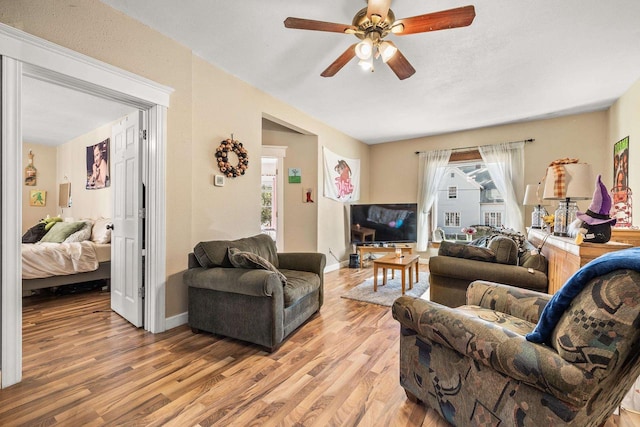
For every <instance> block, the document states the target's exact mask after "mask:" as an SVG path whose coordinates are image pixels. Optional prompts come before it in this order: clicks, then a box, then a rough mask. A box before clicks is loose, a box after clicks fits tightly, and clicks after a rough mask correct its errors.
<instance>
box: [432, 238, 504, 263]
mask: <svg viewBox="0 0 640 427" xmlns="http://www.w3.org/2000/svg"><path fill="white" fill-rule="evenodd" d="M438 255H444V256H452V257H456V258H465V259H473V260H476V261H487V262H495V261H496V254H495V252H494V251H493V250H491V249H489V248H482V247H479V246H473V245H465V244H463V243H453V242H447V241H443V242H440V249H439V250H438Z"/></svg>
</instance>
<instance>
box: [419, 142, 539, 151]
mask: <svg viewBox="0 0 640 427" xmlns="http://www.w3.org/2000/svg"><path fill="white" fill-rule="evenodd" d="M533 141H535V139H534V138H529V139H523V140H522V141H511V142H506V143H505V144H516V143H518V142H524V143H525V144H529V143H530V142H533ZM488 145H493V144H487V145H483V146H482V147H486V146H488ZM478 147H479V145H476V146H474V147H460V148H452V149H451V152H452V153H455V152H456V151H472V150H477V149H478ZM429 151H433V150H429ZM429 151H416V154H420V153H428V152H429Z"/></svg>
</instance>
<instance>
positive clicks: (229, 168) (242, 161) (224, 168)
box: [216, 137, 249, 178]
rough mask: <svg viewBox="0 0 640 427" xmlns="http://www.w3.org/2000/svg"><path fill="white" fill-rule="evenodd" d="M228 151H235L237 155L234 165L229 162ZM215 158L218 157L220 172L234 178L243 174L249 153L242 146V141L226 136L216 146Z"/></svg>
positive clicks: (246, 166)
mask: <svg viewBox="0 0 640 427" xmlns="http://www.w3.org/2000/svg"><path fill="white" fill-rule="evenodd" d="M229 153H235V155H236V156H238V164H236V165H235V166H234V165H232V164H231V163H229ZM216 158H217V159H218V168H219V169H220V172H222V173H223V174H225V175H226V176H227V177H229V178H235V177H237V176H240V175H244V172H245V171H246V170H247V168H248V167H249V153H248V152H247V149H246V148H244V147H243V146H242V142H238V141H237V140H235V139H233V137H232V138H227V139H225V140H224V141H222V142H221V143H220V145H219V146H218V148H216Z"/></svg>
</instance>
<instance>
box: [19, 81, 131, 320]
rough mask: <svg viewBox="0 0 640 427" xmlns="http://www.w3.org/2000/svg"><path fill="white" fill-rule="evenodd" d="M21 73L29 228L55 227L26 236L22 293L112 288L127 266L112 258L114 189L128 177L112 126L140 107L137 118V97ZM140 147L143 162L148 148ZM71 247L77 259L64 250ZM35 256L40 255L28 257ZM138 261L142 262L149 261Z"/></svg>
mask: <svg viewBox="0 0 640 427" xmlns="http://www.w3.org/2000/svg"><path fill="white" fill-rule="evenodd" d="M22 81H23V85H22V94H23V108H22V118H23V120H22V135H23V147H22V152H23V159H24V164H23V166H24V170H25V180H24V182H23V183H21V186H22V199H23V209H22V212H23V215H22V232H23V234H25V233H27V232H28V231H29V230H30V229H33V228H36V227H38V226H39V225H40V224H41V223H43V222H46V223H47V225H46V227H47V229H48V230H47V231H46V234H44V237H42V239H37V237H33V236H32V239H31V241H33V243H30V244H26V245H25V244H23V271H22V275H23V297H24V298H29V297H30V296H31V295H32V294H40V295H42V294H49V295H65V294H70V293H78V292H85V291H88V292H90V291H91V290H93V289H96V288H97V289H103V291H108V290H109V285H110V284H114V282H113V278H112V269H114V270H115V271H120V270H124V267H122V266H119V265H118V264H117V261H116V260H115V259H112V258H111V257H112V244H111V240H112V233H113V223H114V207H115V206H114V198H115V197H114V196H115V195H116V192H117V191H118V189H119V188H120V187H121V186H122V184H123V182H118V181H119V179H118V178H117V176H118V173H117V171H118V167H117V164H118V163H117V158H116V157H114V153H115V149H116V147H117V144H118V141H117V140H116V139H118V137H117V136H116V137H114V134H113V132H114V129H115V128H117V127H118V126H120V125H121V123H122V122H123V121H125V120H126V119H127V118H128V116H131V115H132V114H133V116H132V117H134V118H135V120H136V121H137V120H138V115H139V114H141V113H140V112H139V111H138V109H137V108H135V107H132V106H130V105H126V104H123V103H119V102H115V101H112V100H107V99H104V98H100V97H97V96H94V95H89V94H87V93H84V92H80V91H77V90H74V89H70V88H67V87H63V86H60V85H57V84H53V83H50V82H45V81H42V80H39V79H36V78H32V77H29V76H24V77H23V80H22ZM136 126H137V125H136ZM135 139H136V140H137V139H138V135H137V134H136V135H135ZM136 150H138V151H136V154H134V156H135V162H134V163H136V164H138V163H140V162H141V161H142V158H141V157H142V155H141V150H139V148H138V149H136ZM120 169H121V168H120ZM27 175H29V176H27ZM120 181H125V180H124V179H120ZM136 181H137V183H138V184H137V185H136V186H135V187H136V188H137V187H141V186H142V178H141V177H140V178H137V179H136ZM61 188H64V189H66V191H68V194H65V195H64V196H65V197H60V196H61V194H60V189H61ZM130 188H131V187H129V189H128V190H126V191H130ZM34 191H35V192H38V193H39V194H41V196H42V197H43V198H42V199H41V200H42V203H40V204H38V205H33V204H32V203H31V202H32V201H31V195H32V193H33V192H34ZM140 194H142V191H140ZM122 198H123V197H121V199H122ZM137 217H138V214H137V211H136V218H137ZM49 224H50V227H49ZM78 224H83V225H81V226H78V227H76V226H77V225H78ZM76 228H77V229H76ZM54 232H55V236H53V237H52V234H54ZM50 233H52V234H50ZM38 240H40V241H38ZM137 240H138V241H140V242H141V241H142V237H141V236H138V237H137ZM23 241H24V239H23ZM36 242H37V243H36ZM139 244H140V245H141V243H139ZM25 248H26V249H25ZM39 250H40V251H39ZM54 251H56V252H54ZM139 252H141V251H139ZM52 253H53V254H54V255H52V256H53V257H54V259H51V254H52ZM69 253H71V254H73V255H74V256H75V257H76V259H73V256H66V257H65V254H69ZM46 254H49V255H46ZM29 256H33V259H31V258H25V257H29ZM139 264H140V265H139V266H138V268H137V269H138V270H140V269H141V268H142V267H141V264H142V261H140V262H139ZM140 276H141V274H140ZM122 281H123V280H122V279H121V280H120V282H122ZM115 284H116V286H121V284H120V285H118V282H117V281H116V282H115ZM135 292H136V295H135V296H136V303H137V304H138V305H139V307H138V308H137V312H138V313H137V314H136V315H135V316H134V317H135V319H139V320H138V321H137V322H136V326H141V324H142V313H143V306H142V298H138V295H137V294H138V290H137V289H136V290H135ZM112 294H113V293H112ZM116 294H117V292H116ZM61 303H62V304H64V303H63V302H61ZM25 305H28V304H25Z"/></svg>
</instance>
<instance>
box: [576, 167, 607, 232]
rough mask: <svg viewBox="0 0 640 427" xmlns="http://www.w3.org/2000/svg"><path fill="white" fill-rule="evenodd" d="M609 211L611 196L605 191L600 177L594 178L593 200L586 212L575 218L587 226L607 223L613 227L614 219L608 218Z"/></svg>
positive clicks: (579, 213)
mask: <svg viewBox="0 0 640 427" xmlns="http://www.w3.org/2000/svg"><path fill="white" fill-rule="evenodd" d="M610 211H611V196H609V192H608V191H607V187H605V186H604V184H603V183H602V176H601V175H598V178H596V188H595V190H594V192H593V200H591V205H590V206H589V209H587V212H585V213H582V212H578V213H577V214H576V216H577V217H578V218H579V219H581V220H582V221H584V222H586V223H587V224H589V225H598V224H605V223H609V224H611V225H612V226H613V225H615V223H616V219H615V218H611V217H610V216H609V212H610Z"/></svg>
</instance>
